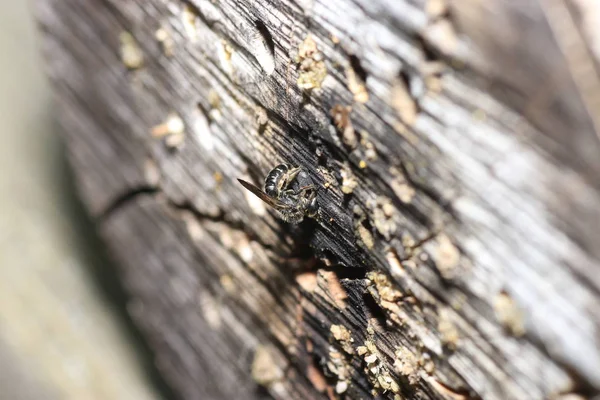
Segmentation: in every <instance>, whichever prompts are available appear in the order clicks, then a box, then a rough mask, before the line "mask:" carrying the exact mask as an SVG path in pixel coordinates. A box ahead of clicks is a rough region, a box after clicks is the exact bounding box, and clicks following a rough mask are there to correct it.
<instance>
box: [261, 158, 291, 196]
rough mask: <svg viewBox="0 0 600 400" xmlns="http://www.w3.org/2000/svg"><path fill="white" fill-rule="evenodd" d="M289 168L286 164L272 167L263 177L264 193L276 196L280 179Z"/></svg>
mask: <svg viewBox="0 0 600 400" xmlns="http://www.w3.org/2000/svg"><path fill="white" fill-rule="evenodd" d="M289 170H290V166H289V165H287V164H279V165H278V166H276V167H275V168H273V169H272V170H271V172H269V174H268V175H267V178H266V179H265V193H266V194H268V195H269V196H271V197H275V198H277V197H278V195H279V191H280V190H281V186H280V184H281V180H282V179H283V178H284V176H285V175H286V173H287V172H288V171H289Z"/></svg>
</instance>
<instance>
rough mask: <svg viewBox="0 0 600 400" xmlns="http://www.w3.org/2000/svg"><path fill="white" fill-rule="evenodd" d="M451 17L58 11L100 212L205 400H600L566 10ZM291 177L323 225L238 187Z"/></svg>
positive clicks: (392, 5)
mask: <svg viewBox="0 0 600 400" xmlns="http://www.w3.org/2000/svg"><path fill="white" fill-rule="evenodd" d="M433 3H440V2H439V1H437V2H433V1H430V2H425V1H417V0H403V1H393V2H392V1H386V0H378V1H372V0H371V1H367V0H353V1H352V0H335V1H324V0H320V1H319V0H314V1H313V0H302V1H300V0H298V1H289V2H277V1H252V0H244V1H232V0H222V1H219V2H211V1H208V0H206V1H201V0H195V1H193V2H191V1H189V2H188V1H171V0H164V1H161V0H152V1H144V2H142V1H129V2H121V1H116V0H114V1H111V0H104V1H101V2H97V1H91V0H85V1H75V0H69V1H58V0H53V1H48V2H38V3H37V9H38V15H39V20H40V24H41V29H42V31H43V33H44V35H43V47H44V50H45V54H46V56H47V60H48V71H49V73H50V76H51V77H52V80H53V81H54V84H55V88H56V94H57V96H56V97H57V101H56V104H57V111H58V115H59V119H60V121H61V124H62V126H63V129H64V133H65V138H66V141H67V143H68V145H69V149H70V157H71V162H72V165H73V168H74V170H75V171H76V173H77V177H78V178H77V179H78V185H79V188H80V190H81V195H82V197H83V199H84V200H85V202H86V204H88V206H89V210H90V212H91V213H92V214H93V215H95V216H96V217H97V218H98V224H99V229H100V231H101V232H102V236H103V238H104V240H105V241H106V243H107V246H108V248H109V249H110V251H111V253H112V254H113V255H114V257H115V259H116V260H117V261H118V262H119V264H120V265H122V271H123V275H122V279H123V281H124V282H125V284H126V285H127V287H128V289H129V292H130V295H131V310H130V311H131V314H132V316H133V317H134V319H135V320H136V321H137V323H138V324H139V325H140V326H141V327H142V328H143V330H144V332H145V333H146V336H147V337H148V340H149V342H150V343H151V344H152V346H153V348H154V349H155V352H156V359H157V363H158V364H159V365H160V367H161V369H162V371H163V373H164V374H165V376H166V377H167V378H168V379H169V381H170V382H171V384H172V385H173V386H174V387H175V389H176V390H177V391H178V392H179V393H180V394H181V395H182V397H183V398H188V399H196V398H203V399H204V398H260V397H262V396H271V397H274V398H282V399H289V398H318V397H324V398H327V397H330V398H338V397H339V398H344V397H346V398H371V397H377V398H428V399H429V398H431V399H447V398H450V399H467V398H485V399H507V398H510V399H543V398H557V397H559V396H561V395H565V394H567V393H579V394H583V395H591V394H592V393H596V391H597V390H598V389H599V388H600V372H599V371H600V370H599V369H598V368H597V366H598V365H600V350H599V346H598V326H599V321H600V309H599V308H598V306H597V304H598V297H599V289H600V278H599V276H600V275H598V274H597V271H598V258H599V257H600V250H599V249H600V247H598V246H597V243H598V238H599V228H598V227H599V226H600V212H599V211H598V207H597V204H599V201H600V193H599V192H598V188H599V185H598V183H599V179H598V178H599V176H600V175H599V172H600V161H599V160H600V159H599V158H598V157H597V156H596V155H597V154H598V136H597V135H596V132H595V131H594V128H593V126H594V121H593V119H592V117H590V115H592V116H593V118H596V116H595V114H594V113H593V111H594V108H593V107H594V106H593V104H595V103H594V102H593V101H591V100H590V99H593V98H594V97H593V96H597V93H595V92H592V93H591V94H590V93H587V92H586V93H583V94H582V92H581V91H580V89H578V87H579V88H580V87H581V85H580V82H579V80H578V79H580V78H581V76H584V75H581V76H574V75H573V72H572V71H573V70H572V68H571V69H570V67H569V65H570V64H569V63H570V61H571V60H570V58H569V54H573V53H568V52H567V50H568V51H570V49H569V48H568V46H569V43H566V44H565V41H560V40H558V41H557V40H555V38H554V36H552V35H553V34H554V35H556V32H559V34H560V30H557V29H553V28H556V26H555V25H552V22H551V20H550V19H547V15H549V14H548V8H544V7H547V6H546V5H545V4H544V2H540V4H539V5H538V4H537V3H535V2H529V3H528V4H525V3H523V4H522V3H517V2H512V3H511V2H501V1H491V2H477V1H474V0H472V1H468V2H464V3H463V2H450V3H449V4H445V3H444V2H441V3H440V4H433ZM436 10H437V11H436ZM550 11H553V10H550ZM571 18H574V17H572V16H571ZM159 30H160V32H161V34H160V35H159V37H160V38H162V39H160V40H158V39H157V38H156V32H157V31H159ZM123 32H128V33H129V34H130V35H131V36H132V37H133V38H134V42H133V43H129V42H127V43H124V42H123V41H122V39H123V35H122V33H123ZM561 35H562V34H561ZM165 38H166V39H165ZM120 39H121V40H120ZM582 40H583V39H582ZM581 43H584V44H585V41H583V42H581ZM581 43H575V44H574V46H575V45H580V44H581ZM565 46H567V47H565ZM124 51H125V52H134V53H133V54H134V56H136V55H139V56H140V57H141V60H140V59H139V58H138V59H135V61H136V62H135V63H133V64H132V63H131V58H126V59H125V61H126V64H127V65H125V64H124V63H123V57H122V54H123V52H124ZM136 52H137V53H136ZM128 54H129V55H131V53H128ZM590 60H591V61H590V62H591V63H592V64H591V65H595V66H597V64H596V61H595V60H593V59H591V58H590ZM128 67H129V68H128ZM340 112H342V113H345V114H344V115H341V114H339V113H340ZM165 124H167V125H165ZM280 162H288V163H291V164H293V165H299V166H302V167H303V168H304V169H305V170H306V171H307V172H308V173H309V174H310V176H311V177H312V179H313V180H314V181H315V182H316V183H317V184H318V185H319V186H320V190H319V193H318V201H319V204H320V214H319V217H318V218H317V219H316V220H314V221H307V222H305V223H303V224H301V225H299V226H289V225H287V224H285V223H282V222H281V221H279V220H277V219H276V218H275V216H274V213H273V212H272V211H270V210H268V209H266V208H265V206H264V205H262V204H261V203H257V202H256V201H254V199H253V198H252V197H251V195H249V194H248V193H246V192H245V191H244V189H243V188H242V187H241V186H240V185H239V184H238V183H237V181H236V179H237V178H242V179H245V180H249V181H252V182H254V183H256V184H260V182H261V181H262V179H263V178H264V176H265V175H266V174H267V172H268V171H269V170H270V168H272V167H273V166H275V165H276V164H278V163H280ZM344 328H345V330H344ZM346 330H347V331H346ZM265 360H266V361H265ZM253 364H254V365H253ZM265 366H270V368H266V367H265ZM261 367H264V368H261ZM323 382H325V383H326V384H323ZM338 392H339V393H338Z"/></svg>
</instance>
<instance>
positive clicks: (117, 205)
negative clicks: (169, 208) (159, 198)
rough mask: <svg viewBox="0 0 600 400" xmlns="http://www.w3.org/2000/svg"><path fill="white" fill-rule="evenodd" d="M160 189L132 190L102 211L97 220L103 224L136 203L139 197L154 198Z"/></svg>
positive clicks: (153, 187)
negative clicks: (121, 210) (127, 206)
mask: <svg viewBox="0 0 600 400" xmlns="http://www.w3.org/2000/svg"><path fill="white" fill-rule="evenodd" d="M159 192H160V189H159V188H157V187H155V186H141V187H138V188H135V189H132V190H129V191H127V192H126V193H123V194H122V195H120V196H117V197H116V198H115V199H114V200H113V201H112V202H111V203H110V204H109V205H108V207H106V208H105V209H104V210H102V211H101V212H100V213H99V214H98V216H97V217H96V218H97V220H98V221H99V222H100V223H101V222H102V221H105V220H107V219H108V218H110V216H111V215H113V214H114V213H115V212H116V211H117V210H120V209H121V208H123V207H124V206H126V205H127V204H129V203H131V202H133V201H136V200H137V199H138V198H139V197H142V196H154V195H156V193H159Z"/></svg>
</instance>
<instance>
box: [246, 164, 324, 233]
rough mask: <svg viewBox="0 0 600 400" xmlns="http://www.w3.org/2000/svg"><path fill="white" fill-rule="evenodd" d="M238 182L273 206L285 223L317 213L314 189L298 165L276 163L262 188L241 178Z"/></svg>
mask: <svg viewBox="0 0 600 400" xmlns="http://www.w3.org/2000/svg"><path fill="white" fill-rule="evenodd" d="M238 181H239V182H240V183H241V184H242V186H244V187H245V188H246V189H248V190H249V191H250V192H252V193H253V194H254V195H255V196H256V197H258V198H259V199H261V200H262V201H264V202H265V203H267V204H268V205H270V206H271V207H273V208H274V209H275V210H276V211H277V212H278V214H279V217H280V218H281V219H282V220H284V221H285V222H289V223H291V224H298V223H300V222H302V220H304V217H305V216H308V217H314V216H315V215H317V210H318V208H319V206H318V205H317V188H316V187H315V185H313V184H312V181H311V180H310V178H309V177H308V175H307V174H306V173H305V172H303V171H302V169H301V168H299V167H295V168H294V167H292V166H290V165H288V164H279V165H278V166H276V167H275V168H273V169H272V170H271V171H270V172H269V173H268V174H267V178H266V179H265V188H264V191H263V190H261V189H260V188H258V187H256V186H254V185H253V184H251V183H249V182H246V181H244V180H242V179H238Z"/></svg>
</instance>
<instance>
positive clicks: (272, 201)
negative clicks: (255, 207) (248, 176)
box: [238, 179, 290, 210]
mask: <svg viewBox="0 0 600 400" xmlns="http://www.w3.org/2000/svg"><path fill="white" fill-rule="evenodd" d="M238 182H239V183H241V184H242V186H243V187H245V188H246V189H248V190H249V191H250V192H252V193H253V194H254V195H255V196H256V197H258V198H259V199H261V200H262V201H264V202H265V203H267V204H268V205H270V206H271V207H273V208H275V209H277V210H286V209H288V208H290V206H289V205H287V204H284V203H282V202H281V201H279V200H277V199H275V198H273V197H271V196H269V195H267V194H266V193H265V192H263V191H262V190H260V189H259V188H258V187H256V186H254V185H253V184H251V183H250V182H246V181H244V180H242V179H238Z"/></svg>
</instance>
